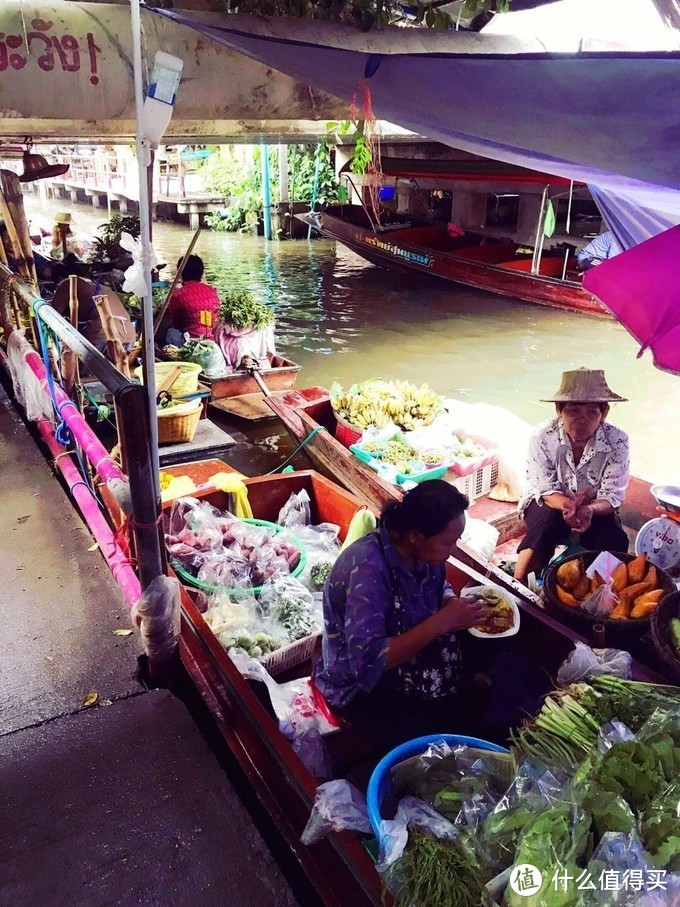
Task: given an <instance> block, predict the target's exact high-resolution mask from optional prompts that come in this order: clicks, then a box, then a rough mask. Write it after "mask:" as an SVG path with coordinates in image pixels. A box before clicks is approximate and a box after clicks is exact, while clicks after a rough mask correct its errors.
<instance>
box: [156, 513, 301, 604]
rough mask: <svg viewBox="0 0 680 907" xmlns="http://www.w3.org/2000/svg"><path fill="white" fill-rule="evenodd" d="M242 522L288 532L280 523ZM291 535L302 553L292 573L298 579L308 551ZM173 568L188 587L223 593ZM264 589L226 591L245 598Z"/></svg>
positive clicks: (184, 570) (182, 570)
mask: <svg viewBox="0 0 680 907" xmlns="http://www.w3.org/2000/svg"><path fill="white" fill-rule="evenodd" d="M239 519H240V517H239ZM241 522H242V523H249V524H250V525H251V526H264V527H265V528H266V529H271V530H272V531H273V532H274V533H277V532H284V531H288V530H286V529H285V526H279V524H278V523H270V522H269V520H255V519H252V520H248V519H245V520H244V519H241ZM289 535H290V538H291V540H292V541H293V542H294V543H295V545H296V546H297V549H298V551H299V552H300V560H299V562H298V565H297V567H296V568H295V570H291V571H290V575H291V576H295V577H297V576H300V574H301V573H302V571H303V570H304V569H305V567H306V566H307V549H306V548H305V546H304V545H303V544H302V542H301V541H300V539H299V538H297V536H295V535H294V534H293V533H289ZM172 567H173V570H174V571H175V573H176V574H177V576H179V577H180V579H181V580H182V582H184V583H186V585H187V586H193V588H194V589H200V590H201V591H202V592H211V593H215V592H220V591H221V587H220V586H213V585H212V584H211V583H204V582H203V581H202V580H200V579H197V577H195V576H194V575H193V574H192V573H189V571H188V570H186V569H185V568H184V567H182V565H181V564H177V563H174V564H173V565H172ZM262 588H263V587H262V586H249V587H248V588H246V589H228V590H226V591H228V593H229V595H231V596H233V597H234V598H244V597H247V596H249V595H251V594H253V595H259V594H260V592H261V591H262Z"/></svg>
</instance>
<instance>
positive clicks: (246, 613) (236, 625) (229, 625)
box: [203, 594, 288, 658]
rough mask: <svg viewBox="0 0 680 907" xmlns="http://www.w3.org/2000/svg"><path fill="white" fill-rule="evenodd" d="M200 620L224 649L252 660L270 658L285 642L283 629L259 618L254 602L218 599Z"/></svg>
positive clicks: (215, 598) (274, 623) (273, 621)
mask: <svg viewBox="0 0 680 907" xmlns="http://www.w3.org/2000/svg"><path fill="white" fill-rule="evenodd" d="M203 619H204V620H205V622H206V623H207V624H208V626H209V627H210V629H211V630H212V631H213V633H214V634H215V636H216V637H217V639H218V640H219V642H220V645H221V646H222V647H223V648H224V649H227V650H232V649H240V650H241V651H243V652H244V653H245V654H246V655H248V656H250V657H251V658H262V657H263V656H265V655H269V654H270V653H271V652H274V651H276V649H279V648H280V647H281V646H282V645H285V644H286V643H287V642H288V639H287V637H286V635H285V632H284V630H283V628H282V627H281V626H280V625H279V624H278V623H277V622H276V621H275V620H273V619H272V618H270V617H267V616H265V615H263V614H262V611H261V610H260V607H259V605H258V603H257V601H256V600H255V599H254V598H249V599H242V600H239V601H233V600H231V599H230V598H229V597H228V595H225V594H221V595H217V596H215V597H214V599H213V601H212V602H211V605H210V607H209V608H208V610H207V611H206V612H205V614H204V615H203Z"/></svg>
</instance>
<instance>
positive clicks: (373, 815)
mask: <svg viewBox="0 0 680 907" xmlns="http://www.w3.org/2000/svg"><path fill="white" fill-rule="evenodd" d="M433 743H448V744H449V746H451V747H454V746H473V747H475V748H476V749H478V750H489V751H490V752H492V753H507V752H509V750H507V749H505V747H503V746H498V744H496V743H490V742H489V741H488V740H480V739H479V737H462V736H460V735H458V734H428V735H427V736H426V737H416V738H414V739H413V740H407V741H406V743H402V744H401V746H397V747H395V749H393V750H391V751H390V752H389V753H388V754H387V755H386V756H384V757H383V758H382V759H381V760H380V762H379V763H378V764H377V765H376V767H375V768H374V769H373V774H372V775H371V780H370V781H369V782H368V791H367V793H366V806H367V808H368V819H369V821H370V823H371V828H372V829H373V831H374V833H375V836H376V838H377V839H378V841H380V823H381V821H382V818H383V817H382V814H381V812H380V807H381V805H382V801H383V800H384V799H385V796H386V795H387V793H388V792H389V789H390V783H391V779H390V770H391V769H392V767H393V766H395V765H398V764H399V763H400V762H403V761H404V760H405V759H410V757H411V756H417V755H419V754H420V753H423V752H425V750H426V749H427V748H428V747H429V746H431V745H432V744H433Z"/></svg>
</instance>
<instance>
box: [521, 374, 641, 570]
mask: <svg viewBox="0 0 680 907" xmlns="http://www.w3.org/2000/svg"><path fill="white" fill-rule="evenodd" d="M622 401H624V398H623V397H619V396H618V394H615V393H613V392H612V391H611V390H610V389H609V387H608V385H607V382H606V381H605V377H604V372H602V371H599V370H597V369H586V368H580V369H576V370H575V371H571V372H564V373H563V374H562V385H561V387H560V389H559V390H558V391H557V393H556V394H555V396H554V397H551V398H550V400H547V401H544V402H548V403H554V404H555V406H556V409H557V416H556V418H554V419H551V420H550V421H549V422H545V423H543V424H542V425H539V426H538V428H536V429H535V431H534V433H533V435H532V438H531V441H530V443H529V454H528V460H527V494H526V495H525V497H524V498H523V500H522V501H520V504H519V509H520V512H522V514H523V516H524V520H525V522H526V524H527V527H528V530H527V534H526V536H525V537H524V539H523V541H522V543H521V544H520V546H519V549H518V550H519V559H518V561H517V567H516V569H515V578H516V579H518V580H520V582H525V581H526V578H527V576H528V575H529V574H530V573H535V574H536V576H538V575H539V573H540V571H541V570H542V569H543V568H544V567H545V566H546V564H547V563H548V562H549V561H550V559H551V558H552V557H553V555H554V553H555V548H556V547H557V545H562V544H566V543H568V542H569V539H570V537H571V533H572V532H577V533H580V539H579V541H580V544H581V546H582V547H583V548H586V549H588V550H591V551H627V550H628V537H627V536H626V533H625V531H624V529H623V527H622V526H621V520H620V518H619V507H620V506H621V504H622V502H623V499H624V496H625V494H626V488H627V487H628V476H629V473H628V460H629V456H628V435H627V434H626V433H625V432H624V431H622V430H621V429H620V428H616V426H614V425H611V424H610V423H609V422H606V421H605V420H606V418H607V415H608V413H609V404H610V403H615V402H616V403H618V402H622Z"/></svg>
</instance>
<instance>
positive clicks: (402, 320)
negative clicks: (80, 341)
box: [27, 197, 680, 484]
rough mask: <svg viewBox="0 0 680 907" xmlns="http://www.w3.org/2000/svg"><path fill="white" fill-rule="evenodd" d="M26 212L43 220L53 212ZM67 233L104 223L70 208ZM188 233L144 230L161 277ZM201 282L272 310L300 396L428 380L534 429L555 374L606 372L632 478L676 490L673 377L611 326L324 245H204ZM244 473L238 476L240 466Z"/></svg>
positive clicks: (269, 450) (263, 443) (258, 450)
mask: <svg viewBox="0 0 680 907" xmlns="http://www.w3.org/2000/svg"><path fill="white" fill-rule="evenodd" d="M27 208H28V209H29V211H32V212H33V211H34V212H35V213H36V214H38V215H39V216H41V217H42V218H45V217H49V216H50V213H52V209H54V210H55V211H56V210H57V208H58V209H60V210H63V209H64V208H66V209H68V206H67V205H65V204H64V203H63V202H61V203H56V202H54V203H52V202H50V203H48V204H47V205H42V204H40V205H39V204H38V202H37V200H34V199H33V198H32V197H28V198H27ZM70 210H71V211H72V212H73V220H74V228H75V230H76V232H81V231H82V232H84V233H87V232H93V231H94V229H95V228H96V226H97V225H98V224H100V223H102V221H104V220H106V215H105V214H104V213H99V212H95V211H93V210H92V209H91V208H89V207H88V206H84V205H78V206H72V207H71V209H70ZM190 238H191V232H190V231H189V230H188V229H187V228H186V227H182V226H178V225H175V224H168V223H157V224H154V247H155V250H156V253H157V256H158V259H159V261H165V262H167V265H168V267H167V269H166V270H165V272H164V273H165V274H166V275H169V276H170V277H172V276H173V274H174V265H175V263H176V261H177V259H178V258H179V257H180V256H181V255H182V254H183V253H184V250H185V248H186V245H187V244H188V242H189V240H190ZM196 252H197V254H199V255H201V257H202V258H203V260H204V262H205V266H206V278H207V280H208V281H209V282H210V283H212V284H213V285H214V286H215V287H216V288H217V289H218V290H229V289H245V290H250V291H251V292H253V293H254V295H255V296H256V297H257V298H259V299H261V300H262V301H266V302H269V303H271V304H272V305H273V306H274V307H275V308H276V311H277V347H278V348H279V349H280V351H281V352H282V353H284V354H285V355H288V356H290V358H292V359H294V360H295V361H296V362H298V363H299V364H300V365H301V366H302V367H303V371H302V372H301V373H300V376H299V378H298V385H299V386H300V387H302V386H305V385H312V384H319V385H322V386H325V387H328V386H329V385H330V384H331V383H332V382H333V381H339V382H341V383H342V384H345V385H349V384H351V383H353V382H355V381H360V380H363V379H366V378H371V377H378V376H379V377H383V378H387V379H390V378H407V379H409V380H411V381H414V382H416V383H419V384H420V383H423V382H428V383H429V384H430V385H431V386H432V387H433V388H434V389H435V390H436V391H437V392H439V393H441V394H445V395H448V396H453V397H460V398H461V399H463V400H466V401H469V402H477V401H479V402H487V403H493V404H496V405H498V406H503V407H506V408H507V409H509V410H512V411H513V412H515V413H516V414H517V415H519V416H521V417H522V418H524V419H526V420H527V421H529V422H531V423H532V424H534V423H537V422H540V421H542V420H544V419H547V418H549V417H550V415H551V412H552V406H551V405H550V404H545V403H540V402H539V401H540V398H541V397H544V396H549V395H550V394H552V393H553V392H554V391H555V390H556V389H557V387H558V385H559V382H560V376H561V373H562V371H563V370H564V369H570V368H578V367H579V366H587V367H589V368H603V369H604V370H605V372H606V375H607V379H608V381H609V384H610V386H611V387H612V388H613V390H614V391H616V392H617V393H619V394H621V395H622V396H624V397H627V398H628V399H629V402H628V403H623V404H619V405H618V406H615V407H613V410H612V413H611V415H610V419H611V421H613V422H614V423H616V424H618V425H620V426H621V427H622V428H624V429H625V430H626V431H628V432H629V433H630V436H631V458H632V471H633V473H634V474H635V475H638V476H640V477H642V478H645V479H647V480H649V481H653V482H670V483H674V484H675V483H678V482H680V464H679V463H678V448H679V447H680V425H679V422H678V419H679V415H680V414H679V413H678V400H679V394H680V378H678V377H676V376H673V375H669V374H666V373H664V372H661V371H659V370H658V369H655V368H654V366H653V365H652V361H651V357H650V355H649V354H648V353H647V354H645V355H644V356H643V357H642V358H641V359H637V358H636V355H637V351H638V345H637V343H636V341H635V340H633V338H632V337H630V335H629V334H628V333H627V332H626V331H625V330H624V328H622V327H621V326H620V325H618V324H617V323H615V322H613V321H605V320H602V319H595V318H591V317H588V316H583V315H572V314H569V313H565V312H560V311H558V310H555V309H549V308H544V307H542V306H538V305H532V304H529V303H523V302H516V301H514V300H512V299H507V298H503V297H499V296H495V295H493V294H491V293H484V292H481V291H477V290H473V289H468V288H466V287H461V286H457V285H455V284H450V283H446V282H444V281H438V280H436V279H434V278H432V279H430V278H421V277H416V276H413V277H410V276H408V275H404V274H399V273H397V272H390V271H385V270H382V269H379V268H377V267H375V266H373V265H371V264H369V263H368V262H365V261H364V260H363V259H361V258H360V257H359V256H357V255H355V254H354V253H353V252H350V251H349V250H348V249H346V248H344V247H343V246H341V245H339V244H336V243H335V242H332V241H329V240H325V239H314V240H313V241H311V242H306V241H297V242H290V241H288V242H276V241H275V242H271V243H265V241H264V240H263V239H261V238H257V237H252V236H240V235H236V234H231V233H211V232H209V231H205V232H203V233H202V234H201V236H200V238H199V241H198V245H197V247H196ZM237 437H239V439H240V440H242V444H239V448H241V450H242V454H246V447H247V448H250V457H251V469H250V470H249V471H253V470H252V467H253V466H256V467H257V468H258V469H260V468H266V469H271V468H273V467H275V466H276V465H277V464H278V463H279V462H280V461H281V460H282V459H283V457H284V456H285V455H287V453H289V452H290V450H291V448H290V445H289V444H288V443H287V442H286V441H284V439H283V437H282V435H281V433H280V429H279V428H278V427H277V424H276V423H265V425H263V426H262V427H261V428H260V429H258V430H257V431H256V432H254V433H251V434H250V441H251V442H252V443H253V444H254V445H255V448H254V449H253V448H252V447H250V444H248V445H245V438H243V436H241V435H237ZM242 468H245V464H243V465H242Z"/></svg>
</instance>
